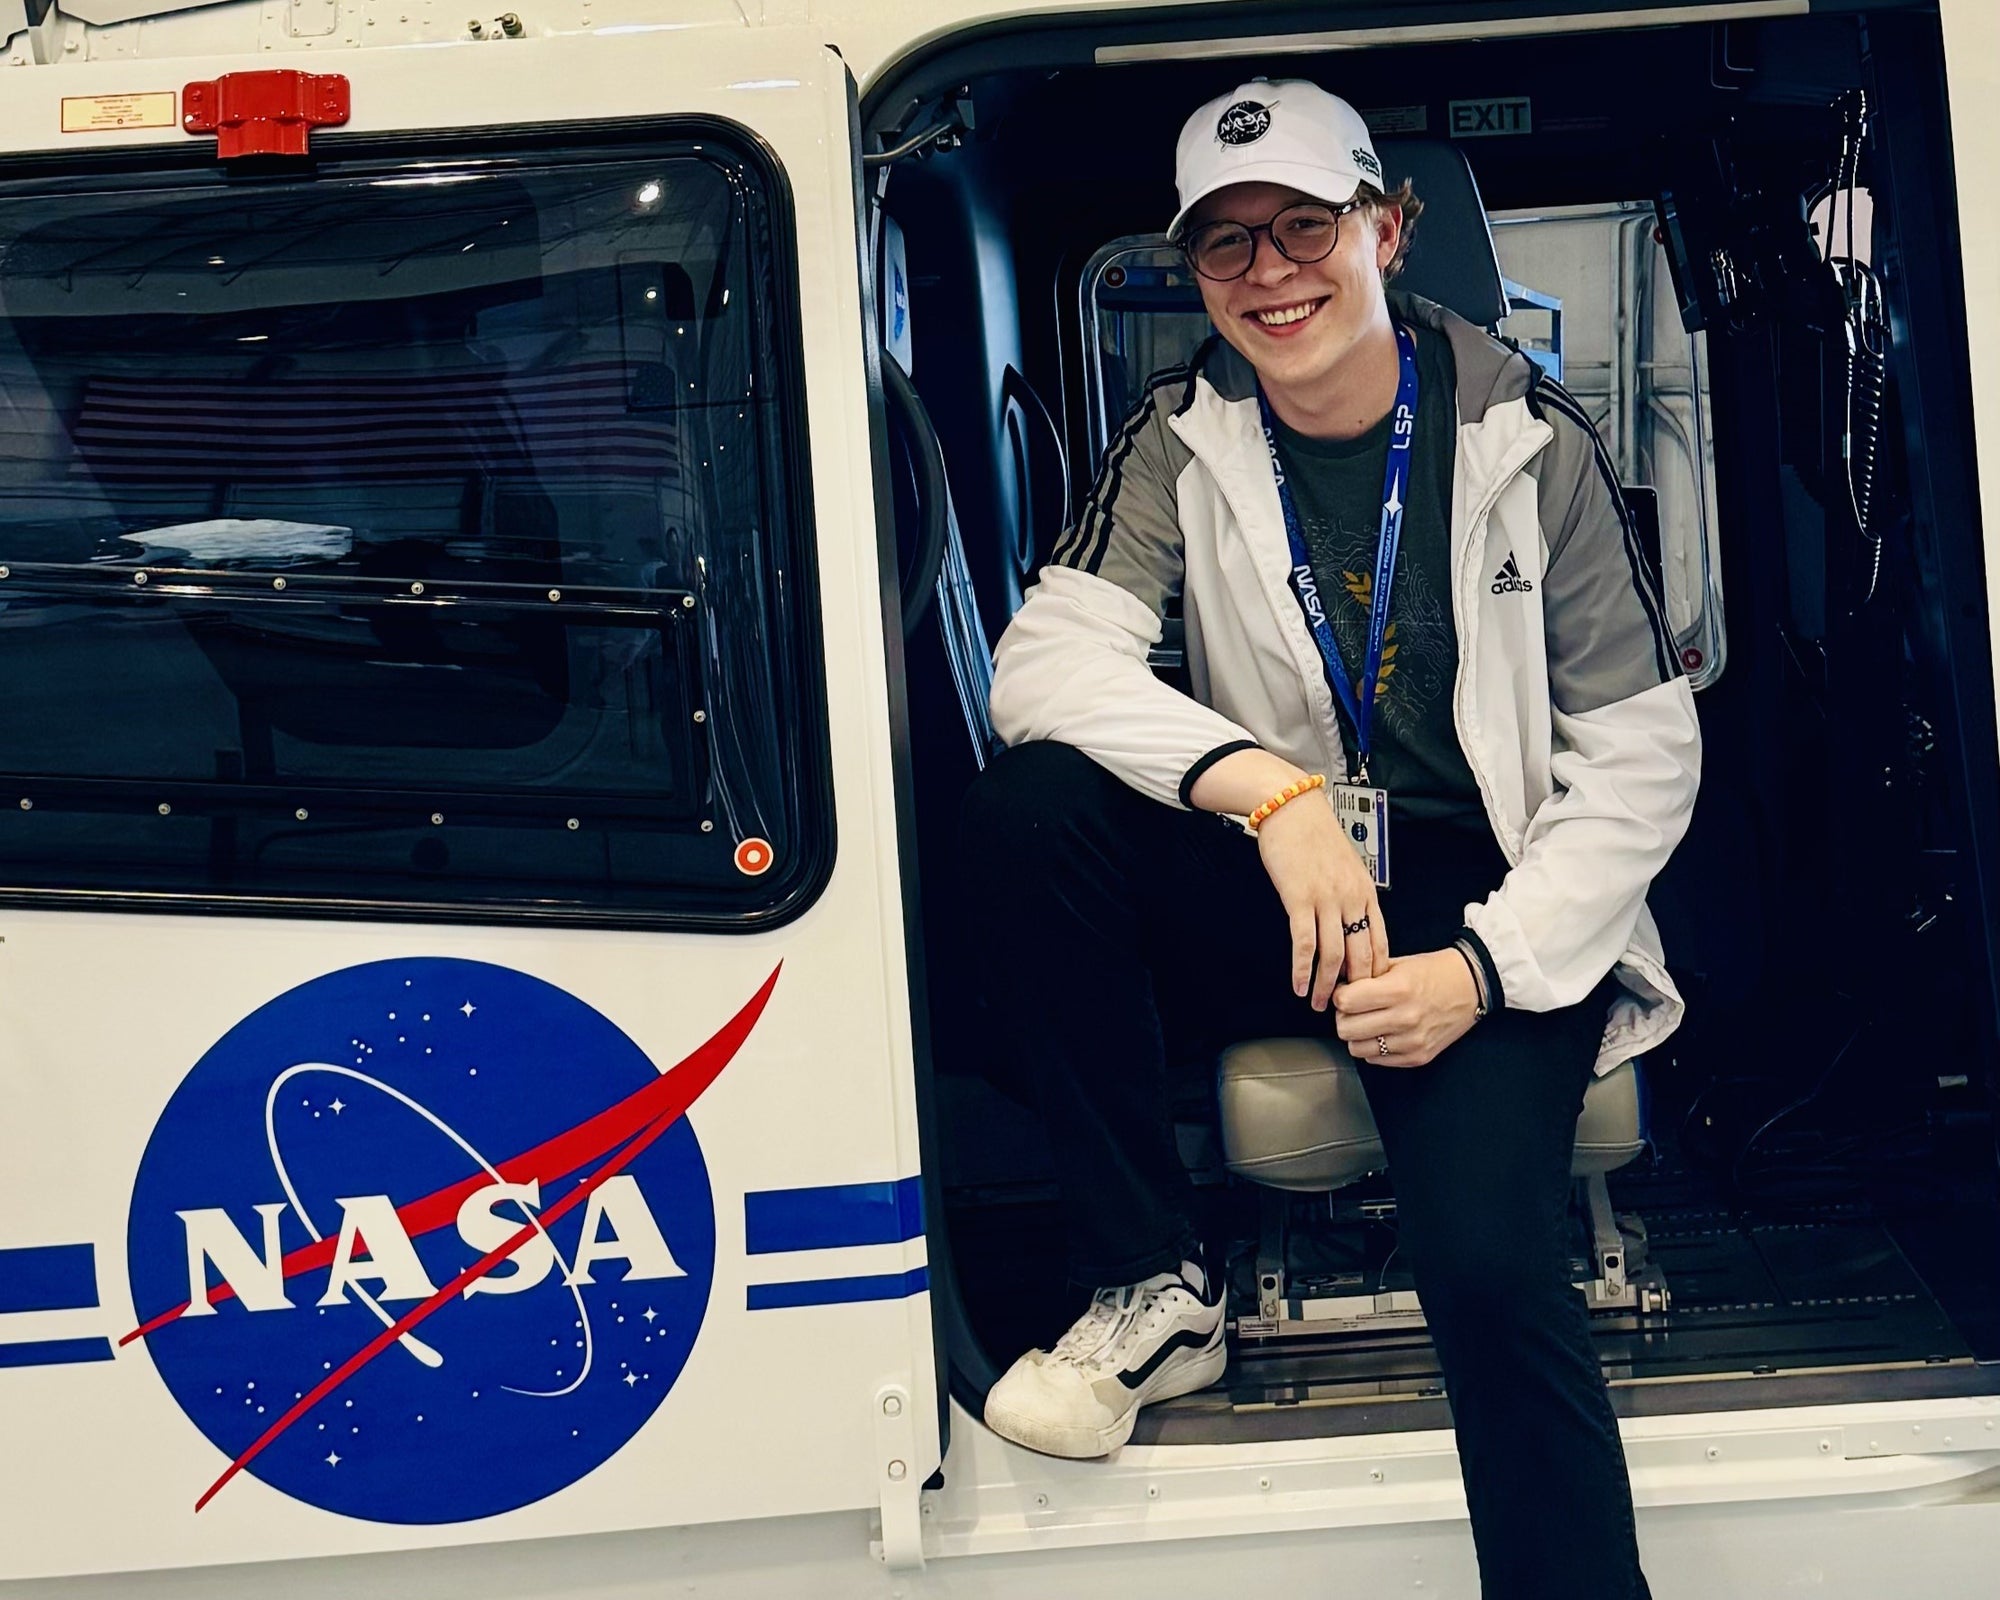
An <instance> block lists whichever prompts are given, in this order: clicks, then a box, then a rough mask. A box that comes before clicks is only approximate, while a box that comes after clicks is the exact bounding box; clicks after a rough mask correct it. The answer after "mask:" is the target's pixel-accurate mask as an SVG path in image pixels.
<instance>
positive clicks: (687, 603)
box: [681, 594, 694, 611]
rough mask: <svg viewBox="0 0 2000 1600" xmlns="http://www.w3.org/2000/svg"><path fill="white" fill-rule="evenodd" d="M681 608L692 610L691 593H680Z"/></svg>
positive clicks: (692, 600) (692, 598)
mask: <svg viewBox="0 0 2000 1600" xmlns="http://www.w3.org/2000/svg"><path fill="white" fill-rule="evenodd" d="M681 610H683V611H692V610H694V596H693V595H691V594H684V595H682V596H681Z"/></svg>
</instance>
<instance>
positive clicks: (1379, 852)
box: [1257, 323, 1417, 888]
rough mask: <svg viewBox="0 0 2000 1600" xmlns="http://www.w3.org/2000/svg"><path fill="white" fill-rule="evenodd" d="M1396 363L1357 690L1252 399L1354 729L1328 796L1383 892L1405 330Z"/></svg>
mask: <svg viewBox="0 0 2000 1600" xmlns="http://www.w3.org/2000/svg"><path fill="white" fill-rule="evenodd" d="M1396 357H1397V363H1398V366H1399V369H1400V370H1399V373H1398V377H1397V381H1396V405H1395V409H1394V411H1393V412H1392V413H1391V417H1392V419H1393V420H1392V423H1391V426H1390V430H1389V452H1388V459H1387V461H1386V462H1385V463H1384V465H1383V468H1382V526H1381V533H1380V536H1379V538H1378V540H1377V543H1376V549H1375V582H1374V587H1373V591H1372V593H1371V594H1370V596H1369V599H1370V605H1369V609H1368V645H1367V650H1366V652H1365V654H1364V655H1363V657H1362V662H1361V678H1360V682H1359V683H1358V684H1356V683H1355V681H1354V680H1353V679H1351V678H1349V676H1348V673H1347V663H1346V662H1345V661H1344V660H1342V659H1341V654H1340V643H1339V641H1338V640H1337V639H1335V638H1334V634H1333V624H1332V622H1331V621H1330V620H1329V619H1328V617H1327V614H1326V607H1325V606H1324V605H1323V604H1321V602H1320V596H1319V582H1318V580H1317V579H1316V578H1315V577H1314V576H1313V568H1312V552H1311V551H1310V550H1309V549H1308V548H1307V546H1306V536H1305V527H1304V525H1303V523H1301V521H1300V520H1299V508H1298V502H1297V500H1296V499H1295V498H1294V496H1293V494H1292V486H1291V485H1290V484H1289V483H1287V482H1286V481H1285V464H1284V461H1283V459H1282V458H1281V457H1280V456H1279V454H1278V429H1277V423H1276V420H1275V419H1274V418H1273V417H1272V415H1271V404H1270V402H1269V401H1268V400H1266V399H1265V398H1264V394H1263V391H1262V390H1261V389H1260V390H1259V391H1258V394H1257V406H1258V410H1259V413H1260V414H1261V416H1262V418H1263V422H1264V443H1265V444H1266V445H1267V446H1268V447H1269V448H1270V451H1271V470H1272V472H1273V473H1275V474H1276V476H1277V480H1278V504H1279V506H1280V507H1281V508H1282V509H1283V511H1284V514H1285V537H1286V539H1287V540H1288V541H1289V542H1290V544H1291V552H1292V572H1291V584H1292V594H1293V596H1294V597H1295V598H1296V599H1297V600H1298V602H1299V608H1300V610H1302V611H1303V612H1304V613H1305V617H1306V625H1307V626H1308V627H1309V628H1310V629H1311V630H1312V636H1313V643H1314V644H1316V645H1318V646H1319V654H1320V661H1321V663H1322V664H1323V665H1324V666H1325V668H1326V681H1327V686H1328V687H1329V688H1330V689H1332V690H1333V693H1334V696H1335V698H1336V699H1337V700H1338V701H1339V702H1340V705H1341V707H1342V709H1344V710H1345V711H1346V712H1347V718H1348V721H1349V723H1350V724H1351V725H1352V726H1353V728H1354V734H1355V743H1356V746H1357V749H1356V752H1355V755H1356V757H1357V761H1358V764H1357V765H1356V766H1355V767H1354V768H1353V770H1351V771H1350V773H1349V780H1348V781H1347V782H1346V783H1338V784H1334V785H1332V786H1331V788H1330V790H1329V797H1330V798H1331V799H1332V801H1333V808H1334V812H1335V814H1336V815H1337V816H1338V817H1339V818H1340V821H1341V824H1342V826H1343V827H1345V828H1346V829H1347V833H1348V837H1349V838H1350V839H1352V840H1353V841H1354V844H1355V847H1356V848H1357V849H1358V850H1360V852H1361V854H1362V857H1363V858H1364V859H1365V860H1366V861H1367V863H1368V867H1369V871H1370V872H1371V873H1372V874H1373V876H1374V879H1375V881H1376V883H1378V884H1379V885H1381V886H1382V887H1384V888H1387V887H1388V883H1389V795H1388V791H1387V790H1384V789H1378V788H1375V787H1374V786H1372V785H1371V784H1370V783H1369V781H1368V752H1369V747H1370V736H1371V734H1372V733H1373V731H1374V723H1375V693H1376V690H1377V688H1378V687H1379V686H1380V683H1381V676H1382V651H1383V647H1384V646H1385V644H1386V643H1387V641H1388V633H1389V601H1390V595H1391V591H1392V589H1393V587H1394V584H1395V578H1396V548H1397V546H1398V545H1399V544H1400V543H1401V542H1402V538H1403V505H1404V500H1405V497H1406V495H1407V492H1408V490H1409V485H1410V444H1411V441H1412V439H1414V437H1415V436H1416V426H1417V347H1416V341H1415V340H1414V339H1412V338H1411V337H1410V330H1409V329H1408V328H1406V327H1404V326H1403V325H1402V324H1401V323H1398V324H1397V325H1396Z"/></svg>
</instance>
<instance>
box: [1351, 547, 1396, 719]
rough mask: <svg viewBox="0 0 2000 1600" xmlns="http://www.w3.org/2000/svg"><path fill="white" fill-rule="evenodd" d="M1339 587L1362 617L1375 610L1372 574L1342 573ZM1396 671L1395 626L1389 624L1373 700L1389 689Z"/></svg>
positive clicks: (1378, 698)
mask: <svg viewBox="0 0 2000 1600" xmlns="http://www.w3.org/2000/svg"><path fill="white" fill-rule="evenodd" d="M1340 580H1341V582H1340V586H1341V587H1342V588H1343V589H1345V590H1346V591H1347V594H1348V598H1349V599H1351V600H1352V601H1353V602H1354V603H1355V604H1356V605H1357V606H1359V607H1360V608H1361V614H1362V615H1363V616H1370V615H1372V614H1373V612H1374V610H1375V574H1374V573H1372V572H1343V573H1341V575H1340ZM1395 670H1396V624H1395V623H1393V622H1391V623H1390V624H1389V626H1388V627H1386V628H1384V629H1383V630H1382V666H1381V670H1380V671H1378V672H1377V673H1376V674H1375V698H1376V699H1377V700H1378V701H1379V700H1380V699H1381V698H1382V697H1383V695H1384V694H1385V693H1387V691H1388V688H1389V679H1390V677H1391V676H1392V675H1393V674H1394V673H1395Z"/></svg>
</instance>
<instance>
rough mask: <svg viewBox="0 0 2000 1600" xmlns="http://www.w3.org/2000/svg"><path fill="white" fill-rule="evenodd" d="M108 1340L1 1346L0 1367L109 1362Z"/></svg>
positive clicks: (40, 1340)
mask: <svg viewBox="0 0 2000 1600" xmlns="http://www.w3.org/2000/svg"><path fill="white" fill-rule="evenodd" d="M114 1353H115V1352H114V1351H113V1350H112V1348H111V1341H110V1340H109V1339H35V1340H31V1341H29V1342H28V1343H26V1344H0V1367H55V1366H61V1365H62V1364H63V1363H64V1362H68V1361H109V1360H111V1358H112V1356H113V1355H114Z"/></svg>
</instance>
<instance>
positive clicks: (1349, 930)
mask: <svg viewBox="0 0 2000 1600" xmlns="http://www.w3.org/2000/svg"><path fill="white" fill-rule="evenodd" d="M1340 931H1341V932H1342V933H1344V934H1346V935H1347V937H1348V938H1350V939H1352V938H1353V937H1354V936H1355V935H1356V934H1357V933H1366V932H1367V931H1368V915H1367V913H1366V912H1363V913H1362V916H1361V920H1360V921H1359V922H1343V923H1342V924H1341V925H1340Z"/></svg>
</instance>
